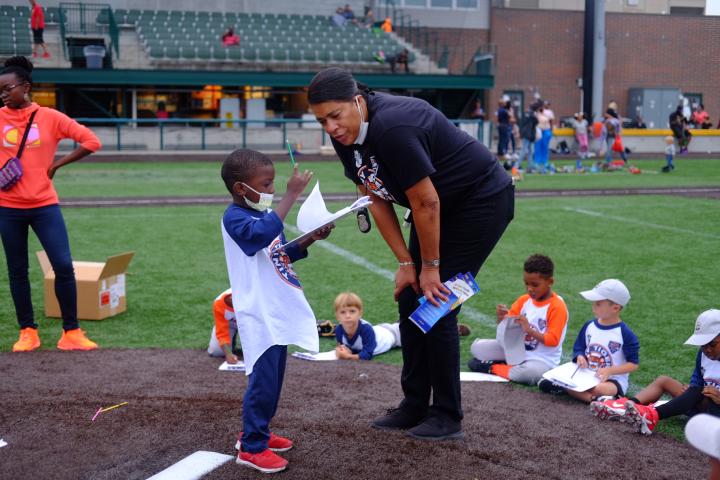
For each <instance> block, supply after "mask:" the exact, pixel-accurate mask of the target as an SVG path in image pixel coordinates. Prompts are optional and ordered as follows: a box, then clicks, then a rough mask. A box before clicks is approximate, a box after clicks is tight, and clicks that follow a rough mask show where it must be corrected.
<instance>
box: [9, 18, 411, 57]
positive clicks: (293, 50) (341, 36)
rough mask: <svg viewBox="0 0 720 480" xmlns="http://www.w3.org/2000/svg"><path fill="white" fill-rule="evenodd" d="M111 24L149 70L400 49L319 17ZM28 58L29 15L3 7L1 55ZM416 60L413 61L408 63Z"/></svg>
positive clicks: (389, 40) (374, 33)
mask: <svg viewBox="0 0 720 480" xmlns="http://www.w3.org/2000/svg"><path fill="white" fill-rule="evenodd" d="M45 16H46V18H45V21H46V24H48V25H54V24H57V23H58V22H59V21H60V18H61V11H60V10H59V8H58V7H49V8H46V10H45ZM113 16H114V19H115V23H116V24H117V25H118V26H119V27H120V28H124V29H135V31H136V32H137V35H138V39H139V42H140V44H141V45H142V47H143V48H144V50H145V52H146V53H147V55H148V57H149V59H150V62H151V63H153V64H163V65H166V64H173V63H176V64H187V63H190V62H195V63H208V62H223V63H261V64H269V65H279V64H285V65H296V64H311V63H343V64H363V65H373V64H375V65H377V63H378V62H377V60H375V58H374V56H375V54H376V53H377V52H378V51H381V50H382V51H384V52H386V53H387V54H394V53H397V52H399V51H400V50H402V48H403V46H402V45H400V44H399V43H398V42H397V40H396V39H395V38H393V37H392V36H391V35H388V34H387V33H385V32H382V31H379V30H371V29H367V28H362V27H358V26H355V25H348V26H347V27H345V28H340V27H337V26H336V25H334V24H333V23H332V22H331V21H330V19H329V17H327V16H322V15H291V14H282V13H280V14H268V13H264V14H261V13H234V12H228V13H221V12H195V11H180V10H135V9H132V10H127V9H122V8H119V9H116V10H114V11H113ZM108 21H109V19H108V14H107V13H105V11H104V12H103V13H102V14H100V15H98V17H97V22H98V23H99V24H106V23H108ZM229 27H232V28H234V29H235V33H236V34H237V35H239V37H240V45H239V46H237V47H225V46H223V45H222V42H221V36H222V34H223V32H224V31H225V30H226V29H227V28H229ZM31 52H32V35H31V30H30V9H29V7H25V6H17V7H14V6H2V7H0V55H6V56H9V55H29V54H31ZM414 59H415V57H414V54H412V53H411V55H410V62H413V61H414Z"/></svg>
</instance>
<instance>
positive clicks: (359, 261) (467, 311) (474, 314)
mask: <svg viewBox="0 0 720 480" xmlns="http://www.w3.org/2000/svg"><path fill="white" fill-rule="evenodd" d="M285 228H286V229H287V230H290V231H292V232H294V233H295V234H300V231H299V230H298V229H297V228H295V227H293V226H292V225H285ZM313 245H317V246H318V247H320V248H324V249H325V250H328V251H330V252H332V253H334V254H335V255H337V256H339V257H342V258H344V259H345V260H347V261H348V262H350V263H354V264H355V265H358V266H360V267H363V268H364V269H366V270H369V271H371V272H372V273H374V274H376V275H379V276H381V277H383V278H384V279H386V280H390V281H391V282H392V281H394V280H395V272H391V271H390V270H388V269H386V268H382V267H380V266H378V265H375V264H374V263H372V262H370V261H368V260H367V259H366V258H364V257H361V256H359V255H355V254H354V253H352V252H350V251H348V250H345V249H344V248H341V247H338V246H337V245H335V244H333V243H330V242H328V241H327V240H323V241H321V242H317V243H314V244H313ZM462 313H463V314H464V315H467V316H468V317H469V318H471V319H473V320H475V321H476V322H479V323H482V324H485V325H488V326H493V327H494V326H495V325H496V324H497V322H496V321H495V319H494V318H492V317H490V316H488V315H485V314H483V313H481V312H478V311H477V310H475V309H473V308H470V307H469V306H467V305H464V306H463V308H462Z"/></svg>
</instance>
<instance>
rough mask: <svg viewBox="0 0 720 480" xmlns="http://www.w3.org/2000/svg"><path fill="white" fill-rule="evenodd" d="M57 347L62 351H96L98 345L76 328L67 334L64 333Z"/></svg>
mask: <svg viewBox="0 0 720 480" xmlns="http://www.w3.org/2000/svg"><path fill="white" fill-rule="evenodd" d="M57 347H58V348H59V349H60V350H95V349H96V348H98V344H97V343H95V342H93V341H92V340H90V339H89V338H87V337H86V336H85V332H83V331H82V330H81V329H79V328H76V329H75V330H68V331H67V332H66V331H63V334H62V337H60V340H58V343H57Z"/></svg>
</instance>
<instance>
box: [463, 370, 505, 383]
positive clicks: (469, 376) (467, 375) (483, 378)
mask: <svg viewBox="0 0 720 480" xmlns="http://www.w3.org/2000/svg"><path fill="white" fill-rule="evenodd" d="M460 381H461V382H509V380H508V379H507V378H503V377H498V376H497V375H492V374H490V373H480V372H460Z"/></svg>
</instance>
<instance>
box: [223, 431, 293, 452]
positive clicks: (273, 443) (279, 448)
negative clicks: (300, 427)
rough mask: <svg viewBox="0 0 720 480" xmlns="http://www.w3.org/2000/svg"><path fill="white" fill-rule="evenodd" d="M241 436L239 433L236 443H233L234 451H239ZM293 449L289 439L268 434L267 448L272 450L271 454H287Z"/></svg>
mask: <svg viewBox="0 0 720 480" xmlns="http://www.w3.org/2000/svg"><path fill="white" fill-rule="evenodd" d="M242 436H243V432H240V433H239V434H238V439H237V442H235V450H240V445H241V439H242ZM292 447H293V441H292V440H290V439H289V438H285V437H281V436H280V435H275V434H274V433H272V432H271V433H270V440H268V448H269V449H270V450H272V451H273V452H287V451H288V450H290V449H291V448H292Z"/></svg>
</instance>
